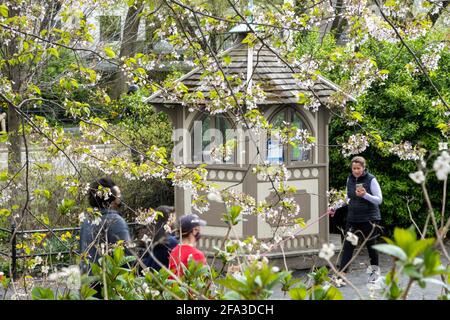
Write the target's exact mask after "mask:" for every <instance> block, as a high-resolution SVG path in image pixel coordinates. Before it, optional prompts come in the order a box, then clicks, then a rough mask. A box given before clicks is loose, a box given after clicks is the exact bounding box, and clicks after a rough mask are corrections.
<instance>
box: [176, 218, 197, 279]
mask: <svg viewBox="0 0 450 320" xmlns="http://www.w3.org/2000/svg"><path fill="white" fill-rule="evenodd" d="M202 226H206V221H205V220H202V219H200V218H199V217H198V215H196V214H188V215H184V216H182V217H181V218H180V224H179V230H178V233H179V237H180V240H181V244H178V245H177V246H176V247H175V248H173V250H172V252H171V253H170V258H169V269H170V270H171V271H172V272H173V273H175V274H176V275H177V276H182V275H183V273H184V272H183V268H182V265H184V266H187V265H188V262H189V259H190V258H192V259H194V261H196V262H198V263H202V264H206V258H205V255H204V253H203V252H201V251H200V250H199V249H197V248H196V245H197V242H198V240H199V239H200V227H202Z"/></svg>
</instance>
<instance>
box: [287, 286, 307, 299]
mask: <svg viewBox="0 0 450 320" xmlns="http://www.w3.org/2000/svg"><path fill="white" fill-rule="evenodd" d="M289 296H290V297H291V299H292V300H305V298H306V289H305V288H294V289H291V290H289Z"/></svg>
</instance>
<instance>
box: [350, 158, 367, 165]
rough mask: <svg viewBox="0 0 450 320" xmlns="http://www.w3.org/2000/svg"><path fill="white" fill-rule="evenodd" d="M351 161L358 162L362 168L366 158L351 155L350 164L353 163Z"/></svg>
mask: <svg viewBox="0 0 450 320" xmlns="http://www.w3.org/2000/svg"><path fill="white" fill-rule="evenodd" d="M353 163H359V164H360V165H362V166H363V167H364V168H365V167H366V159H364V158H363V157H361V156H356V157H353V159H352V164H353Z"/></svg>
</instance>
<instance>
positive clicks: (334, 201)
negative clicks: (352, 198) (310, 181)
mask: <svg viewBox="0 0 450 320" xmlns="http://www.w3.org/2000/svg"><path fill="white" fill-rule="evenodd" d="M327 198H328V207H329V208H331V209H334V210H337V209H339V208H341V207H343V206H345V205H346V204H347V203H348V199H347V190H345V189H344V190H336V189H331V190H330V191H327Z"/></svg>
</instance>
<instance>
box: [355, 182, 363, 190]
mask: <svg viewBox="0 0 450 320" xmlns="http://www.w3.org/2000/svg"><path fill="white" fill-rule="evenodd" d="M359 188H364V184H363V183H357V184H356V189H359Z"/></svg>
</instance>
